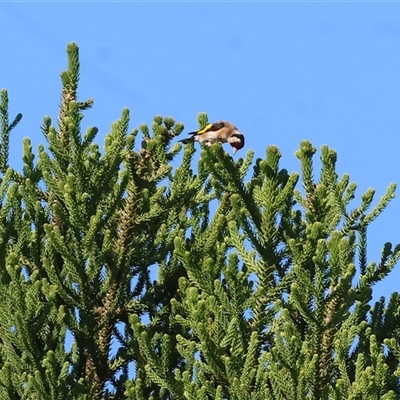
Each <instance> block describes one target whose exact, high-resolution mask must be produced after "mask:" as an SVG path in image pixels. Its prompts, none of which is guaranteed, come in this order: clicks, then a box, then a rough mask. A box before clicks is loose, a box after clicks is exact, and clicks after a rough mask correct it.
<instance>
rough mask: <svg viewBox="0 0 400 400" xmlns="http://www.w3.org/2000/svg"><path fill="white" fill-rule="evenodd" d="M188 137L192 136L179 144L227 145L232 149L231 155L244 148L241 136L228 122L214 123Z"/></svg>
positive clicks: (191, 133)
mask: <svg viewBox="0 0 400 400" xmlns="http://www.w3.org/2000/svg"><path fill="white" fill-rule="evenodd" d="M188 135H192V136H191V137H188V138H186V139H182V140H179V142H182V143H183V144H187V143H193V142H199V143H200V144H205V145H206V146H211V145H212V144H214V143H229V144H230V145H231V146H232V147H233V154H236V152H237V151H238V150H240V149H242V148H243V147H244V136H243V134H242V133H240V131H239V129H238V128H236V126H235V125H233V124H232V123H231V122H228V121H216V122H214V123H212V124H208V125H206V126H205V127H204V128H203V129H200V130H199V131H196V132H190V133H188Z"/></svg>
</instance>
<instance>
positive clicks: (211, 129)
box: [189, 121, 225, 135]
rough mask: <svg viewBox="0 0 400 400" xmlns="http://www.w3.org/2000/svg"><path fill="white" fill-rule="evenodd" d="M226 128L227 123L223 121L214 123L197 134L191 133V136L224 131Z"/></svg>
mask: <svg viewBox="0 0 400 400" xmlns="http://www.w3.org/2000/svg"><path fill="white" fill-rule="evenodd" d="M224 126H225V123H224V122H222V121H218V122H214V123H213V124H208V125H206V126H205V127H204V128H203V129H200V130H199V131H197V132H190V133H189V135H202V134H203V133H207V132H216V131H219V130H220V129H222V128H223V127H224Z"/></svg>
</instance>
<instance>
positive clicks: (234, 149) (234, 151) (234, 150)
mask: <svg viewBox="0 0 400 400" xmlns="http://www.w3.org/2000/svg"><path fill="white" fill-rule="evenodd" d="M236 152H237V148H236V147H234V148H233V155H235V154H236Z"/></svg>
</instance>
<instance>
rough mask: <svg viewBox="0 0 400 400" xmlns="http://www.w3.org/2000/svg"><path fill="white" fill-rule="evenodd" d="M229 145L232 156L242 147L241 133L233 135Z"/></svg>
mask: <svg viewBox="0 0 400 400" xmlns="http://www.w3.org/2000/svg"><path fill="white" fill-rule="evenodd" d="M228 142H229V144H230V145H231V146H232V147H233V154H236V152H237V151H238V150H240V149H243V147H244V136H243V135H242V134H241V133H234V134H233V135H232V136H231V137H230V138H229V139H228Z"/></svg>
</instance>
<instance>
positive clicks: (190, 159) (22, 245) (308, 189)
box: [0, 43, 400, 400]
mask: <svg viewBox="0 0 400 400" xmlns="http://www.w3.org/2000/svg"><path fill="white" fill-rule="evenodd" d="M67 54H68V60H69V63H68V69H67V70H66V71H64V72H63V73H62V74H61V81H62V85H63V86H62V93H61V103H60V113H59V115H58V118H57V126H55V125H53V124H52V120H51V118H50V117H45V118H44V120H43V125H42V132H43V135H44V137H45V139H46V141H47V146H46V147H45V146H39V151H38V154H37V155H35V154H34V153H33V150H32V146H31V143H30V140H29V139H25V140H24V143H23V157H22V159H23V168H22V171H21V172H18V171H16V170H14V169H13V168H11V167H10V166H9V162H8V153H9V137H10V132H11V131H12V129H14V128H15V127H16V125H17V124H18V122H19V121H20V119H21V117H22V116H21V114H18V115H17V117H16V118H15V119H14V120H13V122H11V123H9V117H8V96H7V92H6V91H4V90H3V91H2V92H1V104H0V114H1V141H0V174H1V176H0V205H1V206H0V250H1V251H0V315H1V318H0V398H4V399H134V400H139V399H143V400H144V399H147V400H149V399H193V400H198V399H200V400H201V399H207V400H208V399H221V400H222V399H232V400H235V399H237V400H264V399H271V400H272V399H273V400H276V399H288V400H289V399H297V400H304V399H355V400H370V399H396V398H399V396H400V385H399V376H400V367H399V360H400V347H399V335H400V314H399V309H400V307H399V306H400V297H399V295H398V294H397V293H393V294H392V295H391V297H390V299H389V300H388V301H387V300H386V299H384V298H382V299H381V300H380V301H378V302H376V304H375V305H373V306H371V304H370V303H371V298H372V286H373V285H374V284H375V283H376V282H379V281H381V280H382V279H384V278H386V277H387V275H388V274H389V273H390V272H391V270H392V269H393V268H394V266H395V264H396V263H397V261H398V259H399V257H400V246H399V245H397V246H395V247H393V246H392V245H391V244H390V243H385V244H384V245H383V250H382V255H381V259H380V260H379V261H378V262H374V261H371V260H370V259H369V256H368V251H367V244H368V240H367V239H368V237H367V231H368V228H369V227H370V224H371V223H372V222H373V221H374V220H375V218H377V217H378V216H379V215H380V213H381V212H382V211H383V210H384V209H385V208H386V206H387V205H388V204H389V202H390V201H391V200H392V199H393V198H394V192H395V185H394V184H391V185H389V187H388V189H387V191H386V193H385V194H384V195H383V196H382V197H381V199H380V200H379V201H378V202H375V204H374V194H375V192H374V190H373V189H369V190H367V191H366V193H365V194H363V195H362V196H361V201H360V202H359V205H358V206H355V207H354V206H353V208H350V207H351V203H352V201H353V200H354V199H355V192H356V188H357V186H356V184H355V183H352V182H350V178H349V175H347V174H345V175H343V176H342V177H339V176H338V174H337V173H336V162H337V155H336V153H335V151H334V150H332V149H330V148H328V147H327V146H323V147H322V148H321V165H322V166H321V170H320V172H319V177H318V178H316V177H315V175H316V174H317V172H316V171H315V168H314V166H313V160H314V157H315V155H316V153H317V150H316V149H315V148H314V147H313V146H312V144H311V143H309V142H307V141H304V142H302V143H301V146H300V149H299V150H298V151H297V152H296V157H297V158H298V159H299V162H300V174H298V173H289V172H288V171H287V170H285V169H283V168H281V166H280V158H281V153H280V151H279V149H278V148H277V147H276V146H269V147H268V148H267V149H266V154H265V159H256V160H254V151H252V150H248V151H247V153H246V154H244V158H239V159H238V160H237V161H235V160H234V159H233V158H232V157H231V156H230V155H228V154H227V153H226V152H225V151H224V148H223V147H222V146H219V145H214V146H211V147H210V148H208V147H205V148H203V149H201V154H200V158H199V159H198V161H197V165H195V163H196V161H195V158H194V155H195V153H196V151H197V149H198V144H188V145H186V146H185V147H184V148H183V149H182V145H181V144H180V143H176V144H172V141H173V139H174V138H175V137H176V136H178V135H179V134H180V133H181V132H182V131H183V129H184V126H183V124H181V123H178V122H176V121H175V120H174V119H173V118H170V117H167V118H163V117H161V116H156V117H155V118H154V120H153V123H152V124H151V126H150V127H149V126H147V125H145V124H143V125H141V126H140V127H139V128H138V129H134V130H132V131H130V130H129V122H130V117H129V111H128V110H127V109H124V110H122V114H121V116H120V118H119V119H118V120H117V121H116V122H115V123H113V124H112V125H111V128H110V132H109V133H108V134H107V135H106V136H105V139H104V146H103V149H102V150H100V148H99V145H98V144H97V143H96V142H95V139H96V136H97V134H98V129H97V128H95V127H89V128H87V129H86V131H84V132H83V130H82V128H81V123H82V120H83V112H84V111H85V110H88V109H89V108H91V106H92V105H93V101H92V100H87V101H80V100H79V99H78V95H77V88H78V81H79V54H78V47H77V46H76V45H75V44H73V43H72V44H70V45H68V48H67ZM207 123H208V118H207V115H206V114H205V113H201V114H199V116H198V124H199V127H200V128H202V127H204V126H205V125H206V124H207ZM137 148H139V150H136V149H137ZM177 156H180V157H181V162H180V163H174V164H173V165H174V166H173V165H172V162H173V161H174V160H175V159H176V157H177ZM176 165H177V166H176ZM194 170H195V172H194ZM154 269H156V270H157V274H158V276H157V278H156V279H155V280H152V278H151V275H150V271H151V270H154ZM70 342H72V343H71V346H69V345H68V346H67V345H66V343H70Z"/></svg>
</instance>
